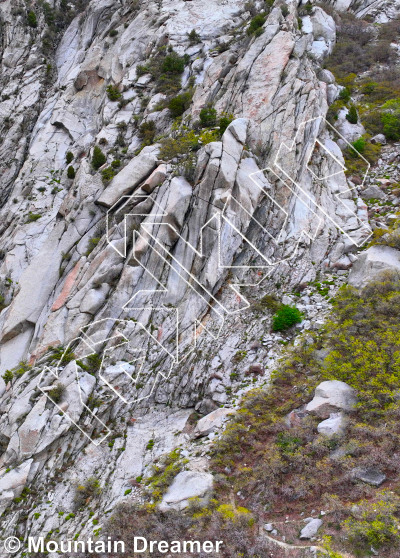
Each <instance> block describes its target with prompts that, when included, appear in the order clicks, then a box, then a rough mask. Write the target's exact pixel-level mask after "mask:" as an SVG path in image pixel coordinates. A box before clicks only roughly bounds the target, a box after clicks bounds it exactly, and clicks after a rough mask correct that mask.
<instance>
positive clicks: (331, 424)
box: [317, 413, 346, 438]
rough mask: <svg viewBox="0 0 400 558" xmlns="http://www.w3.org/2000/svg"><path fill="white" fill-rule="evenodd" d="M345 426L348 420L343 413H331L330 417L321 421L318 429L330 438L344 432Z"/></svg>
mask: <svg viewBox="0 0 400 558" xmlns="http://www.w3.org/2000/svg"><path fill="white" fill-rule="evenodd" d="M345 427H346V420H345V417H344V415H343V413H331V414H330V416H329V418H328V419H326V420H323V421H322V422H320V423H319V425H318V426H317V430H318V432H319V434H322V435H323V436H327V437H328V438H330V437H331V436H335V435H336V436H341V435H342V434H344V431H345Z"/></svg>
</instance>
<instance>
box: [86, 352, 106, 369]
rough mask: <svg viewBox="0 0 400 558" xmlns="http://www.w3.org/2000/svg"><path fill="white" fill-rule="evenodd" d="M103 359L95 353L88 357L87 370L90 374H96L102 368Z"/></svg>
mask: <svg viewBox="0 0 400 558" xmlns="http://www.w3.org/2000/svg"><path fill="white" fill-rule="evenodd" d="M102 362H103V359H102V358H101V356H100V355H99V354H98V353H93V354H91V355H89V356H87V357H86V370H87V372H89V373H90V374H94V373H95V372H97V371H98V370H100V368H101V364H102Z"/></svg>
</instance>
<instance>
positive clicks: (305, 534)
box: [300, 518, 322, 540]
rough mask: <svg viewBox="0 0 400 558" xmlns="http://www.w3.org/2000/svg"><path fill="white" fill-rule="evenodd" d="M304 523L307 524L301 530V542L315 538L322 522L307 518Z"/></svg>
mask: <svg viewBox="0 0 400 558" xmlns="http://www.w3.org/2000/svg"><path fill="white" fill-rule="evenodd" d="M305 521H308V523H307V525H306V526H305V527H303V529H302V530H301V533H300V539H302V540H307V539H312V538H313V537H315V535H316V534H317V533H318V530H319V529H320V527H321V526H322V520H321V519H312V518H309V519H306V520H305Z"/></svg>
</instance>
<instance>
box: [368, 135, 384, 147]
mask: <svg viewBox="0 0 400 558" xmlns="http://www.w3.org/2000/svg"><path fill="white" fill-rule="evenodd" d="M371 143H380V144H381V145H386V138H385V136H384V135H383V134H376V136H374V137H373V138H371Z"/></svg>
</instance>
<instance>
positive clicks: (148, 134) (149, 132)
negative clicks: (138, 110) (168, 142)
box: [139, 120, 156, 146]
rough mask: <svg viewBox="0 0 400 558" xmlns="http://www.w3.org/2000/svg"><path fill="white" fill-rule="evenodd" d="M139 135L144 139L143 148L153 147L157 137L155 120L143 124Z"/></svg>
mask: <svg viewBox="0 0 400 558" xmlns="http://www.w3.org/2000/svg"><path fill="white" fill-rule="evenodd" d="M139 134H140V137H141V138H142V146H145V145H151V144H152V143H153V141H154V138H155V136H156V124H155V122H154V121H153V120H148V121H147V122H143V124H142V125H141V126H140V128H139Z"/></svg>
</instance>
